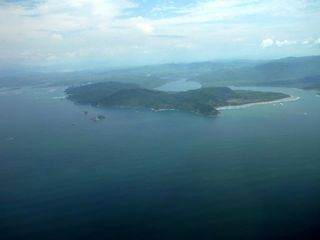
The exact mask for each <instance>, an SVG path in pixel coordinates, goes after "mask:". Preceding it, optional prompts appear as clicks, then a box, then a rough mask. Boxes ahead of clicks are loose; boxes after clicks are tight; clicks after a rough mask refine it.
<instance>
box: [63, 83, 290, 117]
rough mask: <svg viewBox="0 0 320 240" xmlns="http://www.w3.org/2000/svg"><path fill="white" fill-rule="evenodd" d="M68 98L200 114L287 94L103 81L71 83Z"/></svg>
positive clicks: (87, 102)
mask: <svg viewBox="0 0 320 240" xmlns="http://www.w3.org/2000/svg"><path fill="white" fill-rule="evenodd" d="M66 93H67V95H68V99H69V100H71V101H73V102H75V103H78V104H88V105H93V106H102V107H121V108H148V109H153V110H155V111H159V110H168V109H175V110H179V111H185V112H192V113H197V114H202V115H206V116H209V115H216V114H218V110H217V108H218V107H222V106H233V105H242V104H248V103H256V102H265V101H273V100H278V99H282V98H287V97H289V96H288V95H286V94H282V93H271V92H256V91H244V90H237V91H235V90H232V89H230V88H228V87H207V88H200V89H197V90H190V91H186V92H164V91H157V90H150V89H145V88H141V87H139V86H138V85H134V84H127V83H117V82H105V83H95V84H89V85H83V86H78V87H70V88H68V89H66Z"/></svg>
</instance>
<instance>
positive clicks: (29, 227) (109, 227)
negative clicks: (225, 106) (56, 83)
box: [0, 88, 320, 240]
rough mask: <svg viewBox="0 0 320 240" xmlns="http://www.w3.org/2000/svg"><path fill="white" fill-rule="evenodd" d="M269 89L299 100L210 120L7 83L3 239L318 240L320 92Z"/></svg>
mask: <svg viewBox="0 0 320 240" xmlns="http://www.w3.org/2000/svg"><path fill="white" fill-rule="evenodd" d="M263 89H266V90H270V89H268V88H263ZM271 90H274V91H281V92H285V93H289V94H292V95H294V96H299V97H301V99H300V100H299V101H295V102H286V103H283V105H282V104H276V105H273V104H269V105H259V106H253V107H248V108H242V109H234V110H225V111H223V112H222V113H221V114H220V115H219V116H217V117H214V118H207V117H201V116H197V115H193V114H188V113H181V112H172V111H171V112H158V113H155V112H150V111H135V110H117V109H106V110H103V109H97V108H92V107H87V106H77V105H74V104H73V103H72V102H69V101H67V100H65V99H60V98H59V97H60V96H63V89H61V88H21V89H13V90H8V89H0V111H1V114H0V235H1V236H0V239H1V240H7V239H24V240H29V239H31V240H35V239H36V240H37V239H41V240H43V239H49V240H51V239H57V240H64V239H66V240H69V239H106V240H113V239H117V240H118V239H137V240H153V239H161V240H165V239H196V240H207V239H217V240H220V239H245V240H251V239H259V240H260V239H268V240H269V239H283V240H287V239H290V240H291V239H303V240H305V239H320V233H319V232H320V230H319V229H320V97H316V94H315V92H313V91H303V90H296V89H281V88H271ZM57 97H58V98H57ZM83 111H88V112H89V113H88V115H85V114H84V113H83ZM98 114H103V115H105V116H106V120H105V121H101V122H94V121H92V120H91V119H92V118H94V117H95V116H97V115H98Z"/></svg>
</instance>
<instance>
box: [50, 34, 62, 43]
mask: <svg viewBox="0 0 320 240" xmlns="http://www.w3.org/2000/svg"><path fill="white" fill-rule="evenodd" d="M52 38H53V39H54V40H56V41H60V40H62V39H63V37H62V35H61V34H59V33H54V34H52Z"/></svg>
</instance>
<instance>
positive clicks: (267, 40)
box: [261, 38, 274, 48]
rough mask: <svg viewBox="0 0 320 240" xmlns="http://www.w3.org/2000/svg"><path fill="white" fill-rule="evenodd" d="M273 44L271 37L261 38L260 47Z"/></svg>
mask: <svg viewBox="0 0 320 240" xmlns="http://www.w3.org/2000/svg"><path fill="white" fill-rule="evenodd" d="M273 44H274V41H273V39H272V38H267V39H264V40H262V42H261V47H262V48H268V47H271V46H272V45H273Z"/></svg>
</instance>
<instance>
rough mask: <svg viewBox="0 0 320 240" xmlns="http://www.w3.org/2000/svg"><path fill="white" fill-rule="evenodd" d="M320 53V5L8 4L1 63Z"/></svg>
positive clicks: (291, 1)
mask: <svg viewBox="0 0 320 240" xmlns="http://www.w3.org/2000/svg"><path fill="white" fill-rule="evenodd" d="M319 54H320V0H260V1H259V0H172V1H170V0H64V1H61V0H27V1H26V0H10V1H9V0H0V62H2V63H3V62H8V63H29V64H48V65H50V64H64V63H70V62H84V63H88V64H89V63H90V62H92V63H95V62H99V61H101V62H104V63H105V64H106V65H108V64H109V65H114V66H116V65H119V66H120V65H145V64H158V63H166V62H193V61H207V60H217V59H269V58H282V57H288V56H307V55H319Z"/></svg>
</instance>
